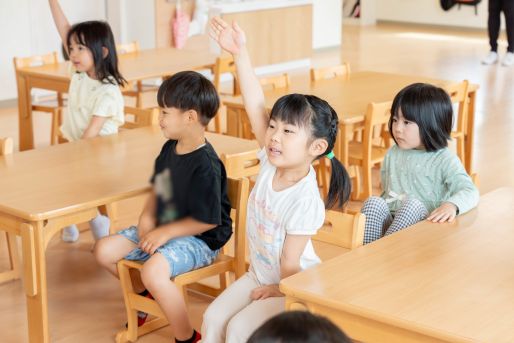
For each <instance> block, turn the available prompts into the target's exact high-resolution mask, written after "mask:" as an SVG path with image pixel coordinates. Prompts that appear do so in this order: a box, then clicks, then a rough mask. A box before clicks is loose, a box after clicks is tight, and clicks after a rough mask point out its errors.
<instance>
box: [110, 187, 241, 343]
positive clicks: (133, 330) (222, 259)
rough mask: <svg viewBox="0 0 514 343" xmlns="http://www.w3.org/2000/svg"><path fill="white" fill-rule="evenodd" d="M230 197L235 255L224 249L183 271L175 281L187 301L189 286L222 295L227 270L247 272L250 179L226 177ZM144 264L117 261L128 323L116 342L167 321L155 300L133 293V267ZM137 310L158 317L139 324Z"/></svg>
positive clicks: (139, 334) (129, 338) (146, 331)
mask: <svg viewBox="0 0 514 343" xmlns="http://www.w3.org/2000/svg"><path fill="white" fill-rule="evenodd" d="M227 182H228V185H227V189H228V196H229V199H230V203H231V206H232V212H231V216H232V220H233V224H234V237H235V249H234V256H229V255H227V254H225V249H223V252H221V253H220V255H219V256H218V258H217V259H216V261H214V263H213V264H211V265H209V266H206V267H203V268H200V269H197V270H193V271H191V272H187V273H184V274H181V275H179V276H177V277H175V279H174V280H173V282H174V283H175V285H177V287H179V288H180V289H181V290H182V294H183V295H184V298H185V300H186V303H187V294H186V292H187V289H186V285H188V287H187V288H191V289H194V290H196V291H201V292H204V293H207V294H210V295H213V296H216V295H218V294H220V293H221V292H222V291H223V290H224V289H225V288H226V286H227V272H231V273H234V275H235V278H236V279H237V278H239V277H241V276H242V275H243V274H244V273H245V272H246V270H245V242H246V205H247V202H248V195H249V194H248V193H249V191H248V179H246V178H242V179H233V178H228V179H227ZM142 266H143V265H142V264H141V263H138V262H135V261H127V260H122V261H120V262H118V271H119V274H120V282H121V286H122V290H123V295H124V298H125V307H126V309H127V316H128V326H127V329H126V330H123V331H120V332H119V333H118V334H117V335H116V342H127V341H131V342H135V341H136V340H137V338H138V337H140V336H142V335H144V334H147V333H149V332H151V331H154V330H157V329H159V328H161V327H163V326H165V325H167V324H168V322H167V320H166V317H165V316H164V314H163V312H162V311H161V309H160V307H159V305H158V304H157V303H156V302H155V300H152V299H149V298H146V297H142V296H140V295H138V294H137V293H135V292H134V289H133V286H132V282H131V278H130V269H136V270H141V268H142ZM216 275H218V276H219V277H220V288H219V289H215V288H211V287H208V286H205V285H203V284H198V283H197V282H198V281H200V280H203V279H205V278H208V277H212V276H216ZM137 311H144V312H146V313H149V314H151V315H153V316H155V317H157V318H154V319H152V320H149V321H147V322H146V323H145V324H144V325H142V326H140V327H138V326H137Z"/></svg>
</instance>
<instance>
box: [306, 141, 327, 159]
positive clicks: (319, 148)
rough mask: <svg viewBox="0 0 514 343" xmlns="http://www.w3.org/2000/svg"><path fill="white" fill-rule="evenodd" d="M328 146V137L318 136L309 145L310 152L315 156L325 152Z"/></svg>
mask: <svg viewBox="0 0 514 343" xmlns="http://www.w3.org/2000/svg"><path fill="white" fill-rule="evenodd" d="M327 148H328V142H327V140H326V139H323V138H318V139H315V140H314V141H313V142H312V143H311V146H310V147H309V152H310V154H311V155H313V156H319V155H321V154H323V153H324V152H325V151H326V150H327Z"/></svg>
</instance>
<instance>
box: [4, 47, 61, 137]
mask: <svg viewBox="0 0 514 343" xmlns="http://www.w3.org/2000/svg"><path fill="white" fill-rule="evenodd" d="M57 63H59V59H58V57H57V52H55V51H54V52H52V53H49V54H46V55H38V56H30V57H14V58H13V64H14V70H15V71H16V82H17V83H18V76H17V75H18V70H19V69H20V68H26V67H31V66H40V65H48V64H57ZM63 109H64V100H63V94H62V93H59V92H58V93H57V101H56V103H49V104H45V103H38V104H32V111H35V112H45V113H49V114H50V115H51V116H52V124H51V132H50V144H52V145H54V144H58V143H59V127H60V125H61V122H62V111H63Z"/></svg>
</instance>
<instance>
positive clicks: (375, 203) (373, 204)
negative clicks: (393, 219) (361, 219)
mask: <svg viewBox="0 0 514 343" xmlns="http://www.w3.org/2000/svg"><path fill="white" fill-rule="evenodd" d="M377 209H380V210H389V208H388V207H387V203H386V202H385V200H384V199H382V198H381V197H377V196H370V197H369V198H367V199H366V200H365V201H364V203H363V204H362V208H361V213H364V214H366V213H367V212H370V211H376V210H377Z"/></svg>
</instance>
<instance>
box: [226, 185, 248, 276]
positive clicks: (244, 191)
mask: <svg viewBox="0 0 514 343" xmlns="http://www.w3.org/2000/svg"><path fill="white" fill-rule="evenodd" d="M249 189H250V186H249V181H248V179H247V178H239V179H235V178H232V177H228V178H227V193H228V198H229V200H230V206H231V207H232V211H231V214H230V215H231V217H232V222H233V224H234V226H233V227H234V270H235V275H236V279H237V278H239V277H241V276H242V275H243V274H244V273H246V260H245V258H246V206H247V204H248V196H249V194H250V190H249Z"/></svg>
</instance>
